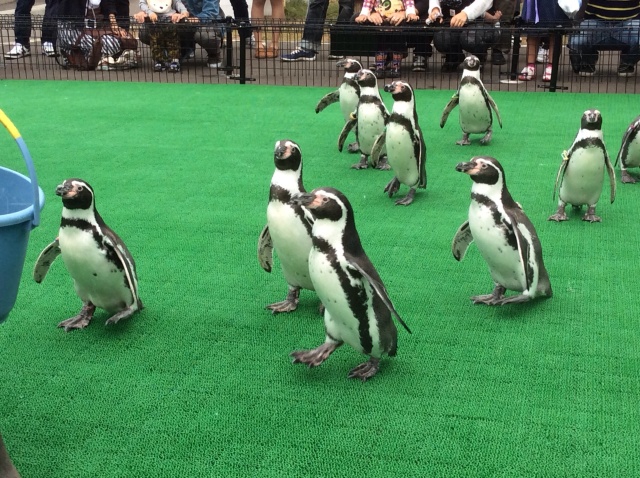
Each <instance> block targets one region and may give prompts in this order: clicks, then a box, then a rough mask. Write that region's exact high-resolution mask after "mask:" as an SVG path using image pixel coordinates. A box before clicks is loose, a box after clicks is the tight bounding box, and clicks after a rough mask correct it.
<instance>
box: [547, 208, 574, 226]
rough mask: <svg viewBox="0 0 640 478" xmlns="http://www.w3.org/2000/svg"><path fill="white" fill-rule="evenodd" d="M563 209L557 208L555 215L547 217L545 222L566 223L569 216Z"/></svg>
mask: <svg viewBox="0 0 640 478" xmlns="http://www.w3.org/2000/svg"><path fill="white" fill-rule="evenodd" d="M574 207H575V206H574ZM564 208H565V206H564V205H562V206H559V207H558V210H557V211H556V213H555V214H552V215H551V216H549V217H548V218H547V221H555V222H562V221H568V220H569V216H567V213H566V212H565V210H564Z"/></svg>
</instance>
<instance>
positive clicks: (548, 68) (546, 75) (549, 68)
mask: <svg viewBox="0 0 640 478" xmlns="http://www.w3.org/2000/svg"><path fill="white" fill-rule="evenodd" d="M551 73H553V66H552V65H551V63H547V66H546V67H545V68H544V74H543V75H542V81H551Z"/></svg>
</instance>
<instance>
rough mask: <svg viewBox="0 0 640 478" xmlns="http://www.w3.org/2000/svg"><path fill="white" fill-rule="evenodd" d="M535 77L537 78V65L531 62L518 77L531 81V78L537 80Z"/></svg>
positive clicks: (521, 79)
mask: <svg viewBox="0 0 640 478" xmlns="http://www.w3.org/2000/svg"><path fill="white" fill-rule="evenodd" d="M535 78H536V65H534V64H533V63H529V64H528V65H527V66H525V67H524V68H523V69H522V71H521V72H520V74H519V75H518V79H519V80H520V81H531V80H535Z"/></svg>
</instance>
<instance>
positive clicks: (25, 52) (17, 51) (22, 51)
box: [4, 42, 31, 60]
mask: <svg viewBox="0 0 640 478" xmlns="http://www.w3.org/2000/svg"><path fill="white" fill-rule="evenodd" d="M30 55H31V50H30V49H29V47H28V46H26V45H23V44H22V43H18V42H16V43H15V44H14V45H13V48H12V49H11V50H9V51H8V52H7V53H5V54H4V57H5V59H7V60H17V59H18V58H24V57H25V56H30Z"/></svg>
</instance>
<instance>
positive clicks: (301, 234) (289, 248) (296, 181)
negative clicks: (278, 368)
mask: <svg viewBox="0 0 640 478" xmlns="http://www.w3.org/2000/svg"><path fill="white" fill-rule="evenodd" d="M273 162H274V163H275V167H276V169H275V172H274V173H273V176H272V178H271V187H270V188H269V203H268V205H267V225H266V226H265V227H264V229H263V230H262V233H261V234H260V238H259V240H258V260H259V262H260V265H261V266H262V268H263V269H264V270H265V271H267V272H271V268H272V263H273V249H274V248H275V250H276V253H277V254H278V258H279V259H280V264H281V266H282V272H283V273H284V278H285V280H286V281H287V284H288V285H289V292H288V294H287V297H286V299H285V300H283V301H281V302H276V303H273V304H269V305H267V306H266V308H267V309H269V310H271V311H272V312H273V314H278V313H280V312H292V311H294V310H296V308H297V307H298V298H299V295H300V289H308V290H313V283H312V282H311V278H310V277H309V252H310V251H311V226H312V225H313V217H312V216H311V214H310V213H309V212H308V211H306V210H305V209H304V208H303V207H302V206H300V205H299V204H297V203H294V202H292V200H291V199H292V197H293V196H294V195H296V194H300V193H304V192H306V191H305V189H304V186H303V185H302V153H301V151H300V146H298V145H297V144H296V143H294V142H293V141H291V140H287V139H283V140H280V141H278V142H276V145H275V149H274V153H273Z"/></svg>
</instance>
